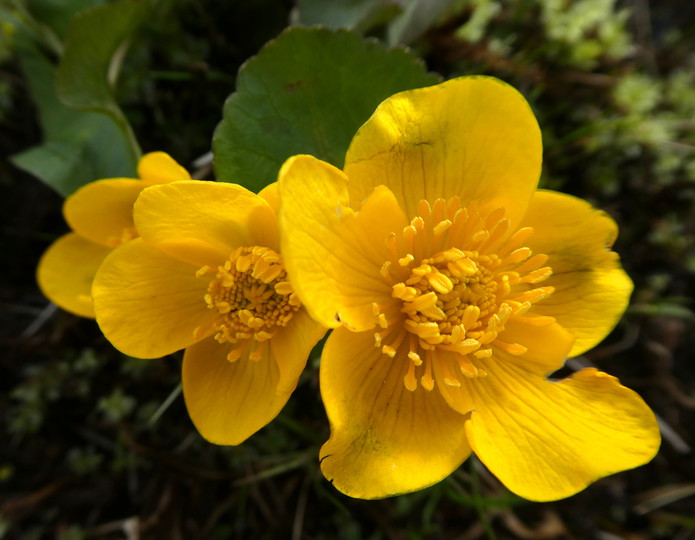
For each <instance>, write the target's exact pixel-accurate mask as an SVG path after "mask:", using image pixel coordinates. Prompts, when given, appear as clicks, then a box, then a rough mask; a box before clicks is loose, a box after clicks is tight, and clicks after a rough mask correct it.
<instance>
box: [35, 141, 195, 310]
mask: <svg viewBox="0 0 695 540" xmlns="http://www.w3.org/2000/svg"><path fill="white" fill-rule="evenodd" d="M138 176H139V177H140V179H139V180H138V179H135V178H108V179H105V180H97V181H95V182H91V183H89V184H87V185H85V186H83V187H81V188H80V189H78V190H77V191H76V192H75V193H73V194H72V195H70V196H69V197H68V198H67V199H66V200H65V203H64V205H63V215H64V216H65V221H67V223H68V225H70V228H71V229H72V232H70V233H68V234H65V235H63V236H61V237H60V238H58V240H56V241H55V242H54V243H53V244H51V246H50V247H49V248H48V249H47V250H46V252H45V253H44V254H43V256H42V257H41V260H40V261H39V266H38V268H37V271H36V279H37V281H38V283H39V287H40V288H41V292H43V294H44V295H45V296H46V297H47V298H48V299H49V300H50V301H51V302H53V303H55V304H57V305H58V306H60V307H61V308H63V309H64V310H66V311H69V312H71V313H74V314H75V315H80V316H82V317H91V318H94V306H93V304H92V296H91V288H92V281H93V280H94V274H95V273H96V271H97V269H98V268H99V266H100V265H101V262H102V261H103V260H104V257H106V255H108V254H109V253H110V252H111V250H113V248H115V247H116V246H119V245H121V244H122V243H124V242H127V241H128V240H131V239H133V238H135V237H136V236H137V231H136V230H135V224H134V223H133V204H134V203H135V200H136V199H137V198H138V195H140V192H141V191H142V190H143V189H145V188H146V187H148V186H152V185H155V184H163V183H166V182H171V181H173V180H190V178H191V177H190V175H189V174H188V172H186V170H185V169H184V168H183V167H181V166H180V165H179V164H178V163H176V162H175V161H174V160H173V159H172V158H171V157H170V156H169V155H167V154H165V153H163V152H152V153H149V154H146V155H144V156H143V157H142V158H141V159H140V162H139V163H138Z"/></svg>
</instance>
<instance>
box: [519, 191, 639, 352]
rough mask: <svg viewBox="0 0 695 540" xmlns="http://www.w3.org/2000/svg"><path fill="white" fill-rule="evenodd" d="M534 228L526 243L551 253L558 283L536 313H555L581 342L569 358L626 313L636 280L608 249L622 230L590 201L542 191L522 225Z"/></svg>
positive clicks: (602, 335)
mask: <svg viewBox="0 0 695 540" xmlns="http://www.w3.org/2000/svg"><path fill="white" fill-rule="evenodd" d="M522 225H523V226H530V227H533V228H534V234H533V235H532V236H531V237H530V238H529V240H528V241H527V245H528V247H530V248H531V249H532V250H533V251H534V253H545V254H546V255H548V257H549V259H548V263H547V264H548V266H550V267H551V268H552V269H553V275H552V276H550V278H549V279H548V280H547V281H544V282H543V285H549V286H552V287H555V292H554V293H553V294H552V295H551V296H550V297H549V298H547V299H545V300H542V301H540V302H539V303H538V304H535V305H534V306H533V308H532V312H533V313H537V314H539V315H549V316H552V317H555V319H557V321H558V322H559V323H560V324H561V325H562V326H563V327H565V328H566V329H567V330H568V331H569V332H570V333H571V334H572V335H573V336H575V337H576V338H577V341H576V343H575V345H574V347H573V348H572V351H571V352H570V356H577V355H579V354H582V353H583V352H585V351H587V350H589V349H591V348H592V347H594V346H595V345H596V344H598V343H599V342H600V341H601V340H603V338H605V337H606V336H607V335H608V333H609V332H610V331H611V330H613V328H614V327H615V325H616V324H617V323H618V321H619V320H620V317H621V316H622V314H623V313H624V312H625V309H626V308H627V305H628V303H629V300H630V294H631V293H632V281H631V280H630V278H629V277H628V276H627V274H626V273H625V272H624V271H623V269H622V267H621V266H620V258H619V257H618V255H617V253H615V252H613V251H611V250H610V248H611V246H612V245H613V242H614V241H615V238H616V236H617V234H618V228H617V226H616V224H615V222H614V221H613V220H612V219H611V218H610V217H609V216H608V215H607V214H606V213H605V212H602V211H600V210H596V209H595V208H593V207H592V206H591V205H590V204H589V203H587V202H586V201H583V200H581V199H578V198H576V197H572V196H571V195H565V194H562V193H556V192H552V191H539V192H538V193H537V194H536V195H535V196H534V198H533V200H532V201H531V205H530V206H529V211H528V213H527V214H526V217H525V218H524V220H523V223H522Z"/></svg>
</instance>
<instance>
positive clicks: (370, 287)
mask: <svg viewBox="0 0 695 540" xmlns="http://www.w3.org/2000/svg"><path fill="white" fill-rule="evenodd" d="M346 182H347V179H346V178H345V176H344V175H343V173H342V172H341V171H340V170H338V169H336V168H335V167H333V166H331V165H329V164H328V163H325V162H323V161H320V160H318V159H316V158H313V157H311V156H295V157H293V158H290V159H289V160H287V161H286V162H285V164H284V165H283V167H282V169H281V170H280V181H279V183H280V195H281V201H282V207H281V209H280V224H281V230H282V234H281V236H282V254H283V257H284V260H285V265H286V267H287V271H288V274H289V276H290V279H291V281H292V285H293V287H294V289H295V291H296V292H297V294H298V295H299V297H300V298H301V299H302V302H303V303H304V305H305V306H306V307H307V309H308V310H309V313H311V315H312V316H313V317H314V318H315V319H316V320H318V321H320V322H321V323H322V324H323V325H325V326H329V327H335V326H338V325H339V324H340V323H341V322H342V323H344V324H346V325H348V326H349V327H350V328H353V329H355V330H365V329H368V328H372V327H373V326H374V321H375V316H374V312H373V307H372V303H374V302H379V301H385V302H391V287H390V286H389V285H388V284H387V283H386V281H385V280H384V279H383V277H382V276H381V275H380V273H379V270H380V268H381V266H382V265H383V263H384V262H385V261H386V259H387V258H389V255H388V251H387V248H386V244H385V243H384V240H385V239H386V237H387V236H388V235H389V233H391V232H392V231H396V230H401V229H402V228H403V227H404V226H405V225H406V222H405V217H404V216H403V213H402V212H401V210H400V208H399V207H398V204H397V203H396V200H395V198H394V197H393V194H392V193H391V192H390V191H389V190H388V189H386V188H384V187H383V186H382V187H380V188H379V189H376V190H375V191H374V192H373V193H371V194H369V196H368V197H367V201H366V202H365V203H364V205H363V207H362V209H361V211H360V212H358V213H355V212H354V211H353V210H352V209H351V208H349V207H348V199H347V185H346Z"/></svg>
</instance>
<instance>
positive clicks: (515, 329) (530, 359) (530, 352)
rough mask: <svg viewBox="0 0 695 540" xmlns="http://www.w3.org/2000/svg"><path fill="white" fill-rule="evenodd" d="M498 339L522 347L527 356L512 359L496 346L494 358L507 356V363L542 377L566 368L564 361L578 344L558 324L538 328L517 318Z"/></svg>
mask: <svg viewBox="0 0 695 540" xmlns="http://www.w3.org/2000/svg"><path fill="white" fill-rule="evenodd" d="M521 320H523V319H521ZM499 338H500V339H501V340H502V341H504V342H505V343H518V344H519V345H522V346H523V347H525V348H526V352H525V353H524V354H522V355H519V356H513V355H510V354H506V353H504V351H502V350H499V348H497V347H495V346H494V343H493V349H495V353H494V355H500V354H504V357H505V358H507V359H508V361H510V362H514V363H515V364H517V365H518V366H520V367H522V368H523V369H525V370H526V371H529V372H530V373H535V374H536V375H540V376H541V377H545V376H547V375H549V374H550V373H552V372H553V371H557V370H558V369H560V368H561V367H562V366H563V365H564V364H565V359H566V358H567V355H568V354H569V352H570V351H571V350H572V346H573V345H574V341H575V340H574V336H572V335H571V334H570V333H569V332H568V331H567V330H565V329H564V328H563V327H562V326H561V325H559V324H557V323H553V324H549V325H547V326H535V325H532V324H525V323H523V322H520V320H517V319H514V318H512V319H510V320H509V321H507V323H506V324H505V328H504V331H503V332H501V333H500V335H499Z"/></svg>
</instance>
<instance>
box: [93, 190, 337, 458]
mask: <svg viewBox="0 0 695 540" xmlns="http://www.w3.org/2000/svg"><path fill="white" fill-rule="evenodd" d="M277 204H278V202H277V190H276V186H275V184H273V185H272V186H269V187H268V188H266V189H265V190H264V191H262V192H261V194H260V195H256V194H254V193H251V192H250V191H248V190H246V189H244V188H243V187H241V186H237V185H234V184H224V183H215V182H200V181H181V182H173V183H170V184H165V185H161V186H153V187H150V188H148V189H146V190H144V191H143V192H142V194H141V195H140V197H139V198H138V200H137V202H136V203H135V207H134V210H133V217H134V220H135V225H136V228H137V230H138V232H139V233H140V237H139V238H136V239H135V240H132V241H130V242H128V243H127V244H124V245H122V246H121V247H119V248H118V249H115V250H114V251H113V252H112V253H111V254H110V255H108V256H107V257H106V259H105V260H104V262H103V264H102V265H101V267H100V268H99V271H98V272H97V275H96V277H95V279H94V285H93V287H92V293H93V296H94V306H95V310H96V318H97V322H98V323H99V326H100V327H101V330H102V331H103V332H104V335H105V336H106V337H107V338H108V339H109V341H111V343H112V344H113V345H114V346H115V347H116V348H117V349H119V350H121V351H122V352H124V353H125V354H128V355H131V356H136V357H139V358H157V357H160V356H164V355H167V354H171V353H173V352H175V351H177V350H179V349H184V348H185V349H186V352H185V354H184V358H183V368H182V381H183V394H184V399H185V401H186V406H187V408H188V412H189V414H190V416H191V419H192V420H193V423H194V424H195V426H196V428H197V429H198V431H199V432H200V433H201V435H203V437H205V438H206V439H208V440H209V441H210V442H213V443H216V444H230V445H231V444H239V443H241V442H243V441H244V440H245V439H247V438H248V437H249V436H251V435H252V434H253V433H255V432H256V431H258V430H259V429H260V428H262V427H263V426H265V425H266V424H267V423H268V422H270V421H271V420H272V419H273V418H275V416H276V415H277V414H278V413H279V412H280V410H281V409H282V407H283V406H284V405H285V403H286V402H287V400H288V399H289V396H290V394H291V393H292V391H293V390H294V388H295V387H296V385H297V381H298V379H299V375H300V374H301V372H302V370H303V369H304V366H305V365H306V361H307V358H308V356H309V352H310V351H311V349H312V347H313V346H314V345H315V344H316V343H317V342H318V340H319V339H320V338H321V336H322V335H323V334H324V333H325V331H326V330H325V328H321V327H320V326H319V325H318V324H316V323H315V322H314V321H312V320H311V318H310V317H309V315H308V314H307V313H306V311H305V310H304V309H303V308H302V306H301V303H300V302H299V299H298V297H297V296H296V295H295V293H294V291H293V290H292V287H291V286H290V284H289V282H288V281H287V275H286V272H285V268H284V266H283V262H282V257H281V255H280V254H279V253H278V252H279V251H280V249H279V241H278V226H277V218H276V214H275V209H276V208H277Z"/></svg>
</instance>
